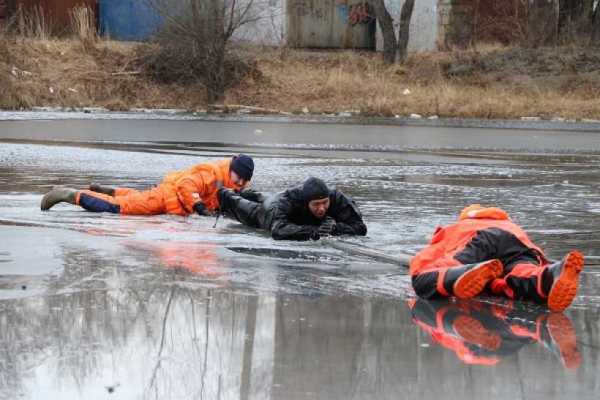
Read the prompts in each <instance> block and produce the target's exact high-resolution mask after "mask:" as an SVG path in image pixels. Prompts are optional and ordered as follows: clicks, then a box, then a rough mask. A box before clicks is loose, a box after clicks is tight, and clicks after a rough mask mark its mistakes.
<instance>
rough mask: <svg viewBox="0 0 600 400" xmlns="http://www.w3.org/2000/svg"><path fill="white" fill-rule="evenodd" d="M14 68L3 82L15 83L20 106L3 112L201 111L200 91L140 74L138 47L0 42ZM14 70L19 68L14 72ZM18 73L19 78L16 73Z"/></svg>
mask: <svg viewBox="0 0 600 400" xmlns="http://www.w3.org/2000/svg"><path fill="white" fill-rule="evenodd" d="M0 41H2V42H3V43H5V47H6V53H7V58H9V59H10V65H8V64H7V63H4V64H5V69H7V68H8V77H7V73H6V72H4V71H1V72H0V77H2V78H0V79H2V80H1V81H0V82H4V81H6V80H7V79H8V80H10V82H12V84H11V86H12V92H13V93H14V92H16V93H19V97H20V98H21V99H22V101H20V102H16V103H15V102H14V101H12V102H9V101H2V102H0V107H2V108H21V107H25V108H27V107H32V106H48V107H106V108H108V109H111V110H125V109H129V108H134V107H152V108H168V107H173V106H175V105H177V106H179V107H183V108H190V109H194V108H198V107H200V106H202V105H203V99H204V90H203V88H202V87H201V86H195V87H194V86H187V87H183V86H176V85H161V84H157V83H154V82H152V81H150V80H148V79H147V78H146V77H145V76H144V75H142V74H140V71H139V70H138V69H137V65H136V59H135V52H134V47H135V45H133V44H127V43H119V42H110V41H98V42H95V43H93V44H91V45H90V43H89V42H87V41H81V40H79V39H60V40H59V39H45V40H43V39H29V38H6V37H5V38H3V39H2V38H0ZM13 67H14V68H13ZM11 70H14V71H15V73H11Z"/></svg>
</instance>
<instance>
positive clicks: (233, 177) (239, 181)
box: [229, 171, 250, 188]
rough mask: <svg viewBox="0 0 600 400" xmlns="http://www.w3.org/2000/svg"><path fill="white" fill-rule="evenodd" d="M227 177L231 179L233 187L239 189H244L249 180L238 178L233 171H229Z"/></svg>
mask: <svg viewBox="0 0 600 400" xmlns="http://www.w3.org/2000/svg"><path fill="white" fill-rule="evenodd" d="M229 177H230V178H231V182H233V184H234V185H236V186H239V187H240V188H244V187H245V186H246V185H247V184H248V182H250V181H249V180H245V179H244V178H240V176H239V175H238V174H236V173H235V172H234V171H229Z"/></svg>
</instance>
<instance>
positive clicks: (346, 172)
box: [0, 120, 600, 400]
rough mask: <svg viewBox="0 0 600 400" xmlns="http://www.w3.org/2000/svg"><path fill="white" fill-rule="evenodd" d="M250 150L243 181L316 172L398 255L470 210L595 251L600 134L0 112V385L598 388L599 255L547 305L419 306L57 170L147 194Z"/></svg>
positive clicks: (18, 393)
mask: <svg viewBox="0 0 600 400" xmlns="http://www.w3.org/2000/svg"><path fill="white" fill-rule="evenodd" d="M240 151H243V152H246V153H249V154H251V155H253V156H254V157H255V161H256V171H255V179H254V180H253V187H254V188H256V189H258V190H262V191H268V192H271V191H277V190H280V189H283V188H286V187H288V186H292V185H296V184H298V183H300V182H302V181H303V180H304V179H305V178H306V177H308V176H310V175H315V176H320V177H322V178H323V179H325V180H326V181H327V182H328V183H330V184H331V185H332V186H335V187H337V188H338V189H341V190H343V191H344V192H346V193H348V194H349V195H351V196H352V197H353V198H354V199H355V200H356V201H357V203H358V204H359V207H360V209H361V210H362V212H363V214H364V217H365V220H366V222H367V225H368V228H369V234H368V236H367V237H366V238H359V239H356V238H355V239H350V240H351V241H352V242H354V243H356V244H357V245H364V246H369V247H371V248H374V249H377V250H379V251H382V252H385V253H387V254H390V255H394V254H399V253H403V252H415V251H417V250H418V249H419V248H420V247H421V246H422V245H423V243H426V241H427V240H428V238H429V236H430V235H431V233H432V232H433V230H434V228H435V226H436V225H438V224H446V223H449V222H451V221H453V220H454V219H455V218H456V215H457V213H458V212H459V211H460V209H461V208H462V207H463V206H465V205H467V204H470V203H482V204H495V205H498V206H501V207H502V208H504V209H506V210H507V211H508V212H509V213H510V214H511V215H512V217H513V219H514V220H515V221H516V222H518V223H519V224H521V225H522V226H524V227H525V228H526V229H527V230H528V232H530V233H531V236H532V237H533V239H534V240H535V241H537V242H538V243H539V244H540V245H542V247H544V248H545V249H546V250H547V252H548V254H549V255H550V256H551V257H554V258H558V257H560V256H561V255H562V254H563V253H564V252H566V251H568V250H570V249H572V248H578V249H580V250H582V251H583V252H584V253H585V254H586V255H591V256H599V255H600V249H599V247H598V243H599V241H600V228H598V226H599V225H600V224H599V223H600V179H599V177H600V134H594V133H585V132H581V133H574V132H571V133H561V132H544V131H542V132H523V131H508V130H481V131H477V130H462V131H459V130H452V129H436V128H415V127H413V128H409V127H365V126H363V127H361V126H336V125H327V126H321V125H316V124H313V125H298V124H287V125H286V124H260V123H255V122H247V123H232V122H222V123H216V122H212V123H208V122H198V121H177V120H175V121H82V120H73V121H4V122H0V399H50V398H56V399H58V398H60V399H69V400H70V399H80V398H82V399H106V398H110V399H332V400H337V399H340V400H341V399H399V398H400V399H436V400H437V399H444V400H450V399H461V400H465V399H481V398H486V399H501V398H502V399H505V398H511V399H513V398H523V399H564V398H577V399H580V400H583V399H596V398H597V393H598V391H599V390H600V379H598V371H599V370H600V295H599V294H598V290H599V289H600V267H596V266H589V267H587V269H586V271H585V273H584V274H583V277H582V287H581V290H580V295H579V296H578V297H577V299H576V300H575V303H574V305H573V306H572V307H571V308H569V309H568V310H567V311H566V312H565V313H564V314H556V315H551V314H548V313H547V312H546V311H545V310H544V309H543V308H541V307H538V306H536V305H532V304H511V303H508V302H502V301H497V300H492V299H482V300H477V301H471V302H466V303H455V302H424V301H416V299H415V297H414V293H413V292H412V289H411V288H410V280H409V278H408V277H407V275H406V271H405V270H404V269H403V268H402V267H398V266H395V265H389V264H385V263H381V262H376V261H373V260H370V259H367V258H361V257H358V256H352V255H350V254H347V253H344V252H343V251H340V250H336V249H333V248H331V247H328V246H327V245H323V244H321V243H319V242H307V243H294V242H274V241H273V240H271V239H270V238H269V237H268V236H267V235H266V234H264V233H262V232H256V231H253V230H250V229H246V228H244V227H242V226H241V225H239V224H238V223H236V222H234V221H231V220H221V221H219V223H218V225H217V227H216V228H213V224H214V219H212V218H200V217H196V216H192V217H189V218H182V217H174V216H156V217H122V216H115V215H107V214H93V213H88V212H85V211H83V210H81V209H78V208H76V207H73V206H69V205H59V206H56V207H55V208H53V209H52V210H51V211H50V212H45V213H43V212H41V211H40V210H39V202H40V199H41V195H42V194H43V193H45V192H46V191H48V190H49V189H50V188H52V187H53V186H55V185H68V186H73V187H78V188H83V187H86V186H87V185H88V184H89V183H90V182H92V181H93V182H100V183H104V184H108V185H125V186H132V187H136V188H147V187H149V186H151V185H153V184H156V183H157V182H159V181H160V180H161V178H162V177H163V176H164V175H165V173H167V172H168V171H171V170H174V169H181V168H185V167H188V166H189V165H191V164H194V163H197V162H200V161H204V160H212V159H216V158H220V157H224V156H229V155H231V154H234V153H236V152H240Z"/></svg>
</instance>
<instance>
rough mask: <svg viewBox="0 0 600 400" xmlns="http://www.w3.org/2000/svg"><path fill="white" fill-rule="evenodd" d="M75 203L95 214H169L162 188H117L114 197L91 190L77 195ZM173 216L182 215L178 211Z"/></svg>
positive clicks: (82, 191)
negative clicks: (140, 189)
mask: <svg viewBox="0 0 600 400" xmlns="http://www.w3.org/2000/svg"><path fill="white" fill-rule="evenodd" d="M75 202H76V203H77V205H79V206H81V207H83V208H85V209H86V210H88V211H94V212H109V213H114V214H126V215H158V214H168V213H169V212H168V209H167V204H166V203H165V194H164V191H163V189H162V188H161V186H157V187H155V188H152V189H150V190H146V191H143V192H142V191H138V190H135V189H127V188H117V189H115V195H114V196H109V195H107V194H103V193H97V192H92V191H91V190H81V191H79V192H78V193H77V197H76V198H75ZM173 214H180V212H179V211H178V210H177V212H175V213H173Z"/></svg>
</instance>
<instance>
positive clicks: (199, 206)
mask: <svg viewBox="0 0 600 400" xmlns="http://www.w3.org/2000/svg"><path fill="white" fill-rule="evenodd" d="M194 211H196V214H198V215H202V216H211V215H212V214H213V213H211V212H210V211H209V210H208V208H206V206H205V205H204V203H202V202H201V201H197V202H196V203H195V204H194Z"/></svg>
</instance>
